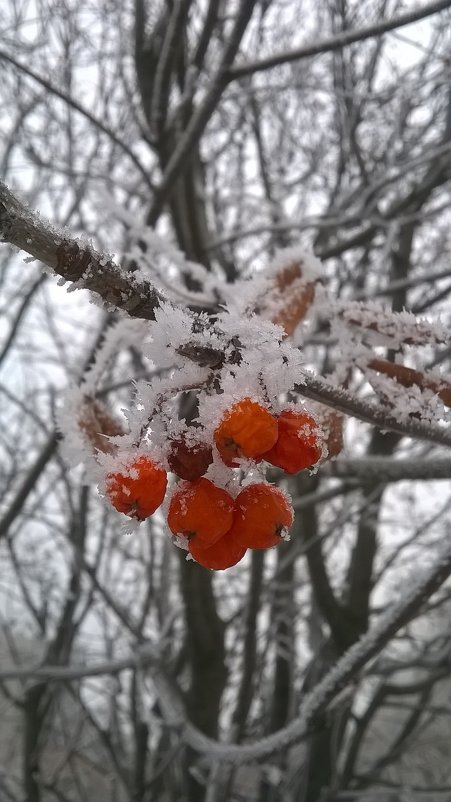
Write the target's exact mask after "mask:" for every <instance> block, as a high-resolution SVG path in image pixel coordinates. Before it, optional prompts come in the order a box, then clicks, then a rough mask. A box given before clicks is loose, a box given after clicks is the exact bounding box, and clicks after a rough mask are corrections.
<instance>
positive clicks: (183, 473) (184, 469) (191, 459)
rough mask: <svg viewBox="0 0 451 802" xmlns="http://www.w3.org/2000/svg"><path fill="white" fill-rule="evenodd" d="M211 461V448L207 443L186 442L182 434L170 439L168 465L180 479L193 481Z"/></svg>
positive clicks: (198, 477) (202, 473)
mask: <svg viewBox="0 0 451 802" xmlns="http://www.w3.org/2000/svg"><path fill="white" fill-rule="evenodd" d="M212 462H213V449H212V447H211V445H209V444H208V443H201V442H196V441H193V442H191V441H189V442H187V441H186V439H185V438H184V437H183V436H182V437H177V438H176V439H174V440H171V442H170V444H169V453H168V463H169V467H170V469H171V471H172V472H173V473H175V474H176V475H177V476H179V477H180V479H186V480H187V481H190V482H195V481H196V479H200V477H201V476H203V475H204V473H205V472H206V471H207V468H208V466H209V465H211V463H212Z"/></svg>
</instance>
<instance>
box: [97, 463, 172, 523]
mask: <svg viewBox="0 0 451 802" xmlns="http://www.w3.org/2000/svg"><path fill="white" fill-rule="evenodd" d="M166 485H167V476H166V471H165V470H164V469H163V468H161V467H160V466H159V465H157V464H156V463H155V462H154V461H153V460H151V459H150V458H149V457H146V456H144V455H143V456H140V457H137V458H136V459H131V460H130V462H129V463H127V464H126V465H125V467H124V468H121V470H120V471H118V472H117V473H109V474H108V476H107V477H106V480H105V486H106V495H107V496H108V498H109V500H110V501H111V504H112V505H113V507H115V508H116V510H118V511H119V512H123V513H125V515H128V516H129V517H130V518H137V519H138V520H141V521H142V520H144V518H148V517H149V515H152V514H153V513H154V512H155V510H156V509H158V507H159V506H160V504H161V503H162V502H163V499H164V495H165V493H166Z"/></svg>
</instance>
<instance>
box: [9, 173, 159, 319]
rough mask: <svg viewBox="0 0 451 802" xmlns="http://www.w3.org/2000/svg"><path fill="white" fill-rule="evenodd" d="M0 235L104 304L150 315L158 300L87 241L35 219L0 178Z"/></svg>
mask: <svg viewBox="0 0 451 802" xmlns="http://www.w3.org/2000/svg"><path fill="white" fill-rule="evenodd" d="M0 236H1V239H2V241H3V242H9V243H11V245H15V246H16V247H17V248H20V249H21V250H23V251H25V252H26V253H28V254H30V256H32V257H33V258H34V259H39V260H40V261H41V262H43V264H44V265H46V266H47V267H49V268H51V270H52V271H54V272H55V273H57V274H58V275H59V276H60V277H61V278H62V279H63V280H64V281H71V282H74V284H75V286H76V287H77V288H79V289H87V290H91V292H95V293H96V294H97V295H99V296H100V297H101V299H102V301H104V302H105V303H106V304H108V306H111V307H115V308H118V309H123V310H124V311H125V312H127V313H128V314H129V315H131V316H132V317H138V318H143V319H145V320H154V319H155V310H156V309H157V308H158V307H159V305H160V303H161V302H162V300H163V297H162V295H161V293H159V292H158V291H157V290H156V289H155V287H153V286H152V285H151V284H150V283H149V282H148V281H143V280H142V279H141V280H137V279H136V278H135V277H134V276H133V274H132V273H127V272H126V271H125V270H124V269H123V268H121V267H120V266H119V265H117V264H116V263H115V262H114V261H113V259H111V258H109V257H107V256H105V255H102V254H100V253H98V252H97V251H95V250H94V248H92V247H91V246H90V245H89V244H88V243H87V242H83V241H81V240H76V239H73V238H70V237H68V236H65V234H64V233H63V232H62V231H58V230H57V229H55V228H53V227H52V226H51V225H50V224H49V223H48V222H44V221H43V220H41V218H40V217H38V216H37V215H36V214H34V213H32V212H31V211H30V210H29V209H28V208H27V207H26V206H25V204H23V203H22V202H21V201H20V200H19V199H18V198H17V197H16V196H15V195H14V194H13V193H12V192H11V191H10V190H9V189H8V187H6V186H5V184H3V183H2V182H0Z"/></svg>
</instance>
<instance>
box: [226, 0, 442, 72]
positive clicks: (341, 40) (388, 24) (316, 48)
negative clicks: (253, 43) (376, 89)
mask: <svg viewBox="0 0 451 802" xmlns="http://www.w3.org/2000/svg"><path fill="white" fill-rule="evenodd" d="M450 7H451V2H450V0H438V2H435V3H430V4H429V5H427V6H422V7H421V8H416V9H415V10H414V11H408V12H407V13H405V14H400V15H399V16H398V17H393V19H390V20H383V21H382V22H376V23H374V25H368V26H367V27H365V28H358V29H357V30H350V31H343V32H342V33H339V34H338V35H337V36H333V37H331V38H329V39H323V40H322V41H320V42H317V43H316V44H313V45H307V46H305V47H298V48H295V49H294V50H285V51H283V52H281V53H276V54H275V55H274V56H269V57H268V58H265V59H261V60H260V61H253V62H250V63H249V64H241V65H240V64H237V65H236V66H235V67H232V68H231V69H230V70H229V72H228V79H229V81H234V80H237V79H239V78H242V77H243V76H245V75H252V74H253V73H255V72H262V71H263V70H270V69H272V68H273V67H278V66H279V65H280V64H287V63H290V62H292V61H300V60H301V59H304V58H311V57H312V56H317V55H319V54H321V53H331V52H333V51H335V50H341V49H342V48H343V47H346V46H347V45H351V44H353V43H354V42H363V41H365V39H371V38H372V37H374V36H381V35H382V34H383V33H387V32H388V31H394V30H395V29H396V28H402V27H404V25H410V24H411V23H412V22H418V21H419V20H422V19H426V17H430V16H432V15H433V14H438V13H439V12H440V11H445V10H446V9H447V8H450Z"/></svg>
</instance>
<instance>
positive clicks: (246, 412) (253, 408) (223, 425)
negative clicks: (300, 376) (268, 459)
mask: <svg viewBox="0 0 451 802" xmlns="http://www.w3.org/2000/svg"><path fill="white" fill-rule="evenodd" d="M277 434H278V429H277V421H276V419H275V418H274V416H273V415H271V413H270V412H269V411H268V410H267V409H265V407H262V406H261V404H258V403H257V402H256V401H252V399H251V398H243V400H242V401H238V403H236V404H234V405H233V406H232V407H231V409H230V410H229V411H228V412H227V413H226V414H225V416H224V417H223V419H222V420H221V422H220V424H219V426H218V427H217V429H216V431H215V433H214V439H215V443H216V447H217V449H218V451H219V454H220V455H221V459H222V461H223V462H225V464H226V465H228V466H229V467H231V468H236V467H238V465H239V463H238V462H237V461H236V460H237V458H238V457H246V458H248V459H260V457H261V455H262V454H264V452H265V451H268V450H269V449H270V448H272V446H273V445H274V443H275V442H276V440H277Z"/></svg>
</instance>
